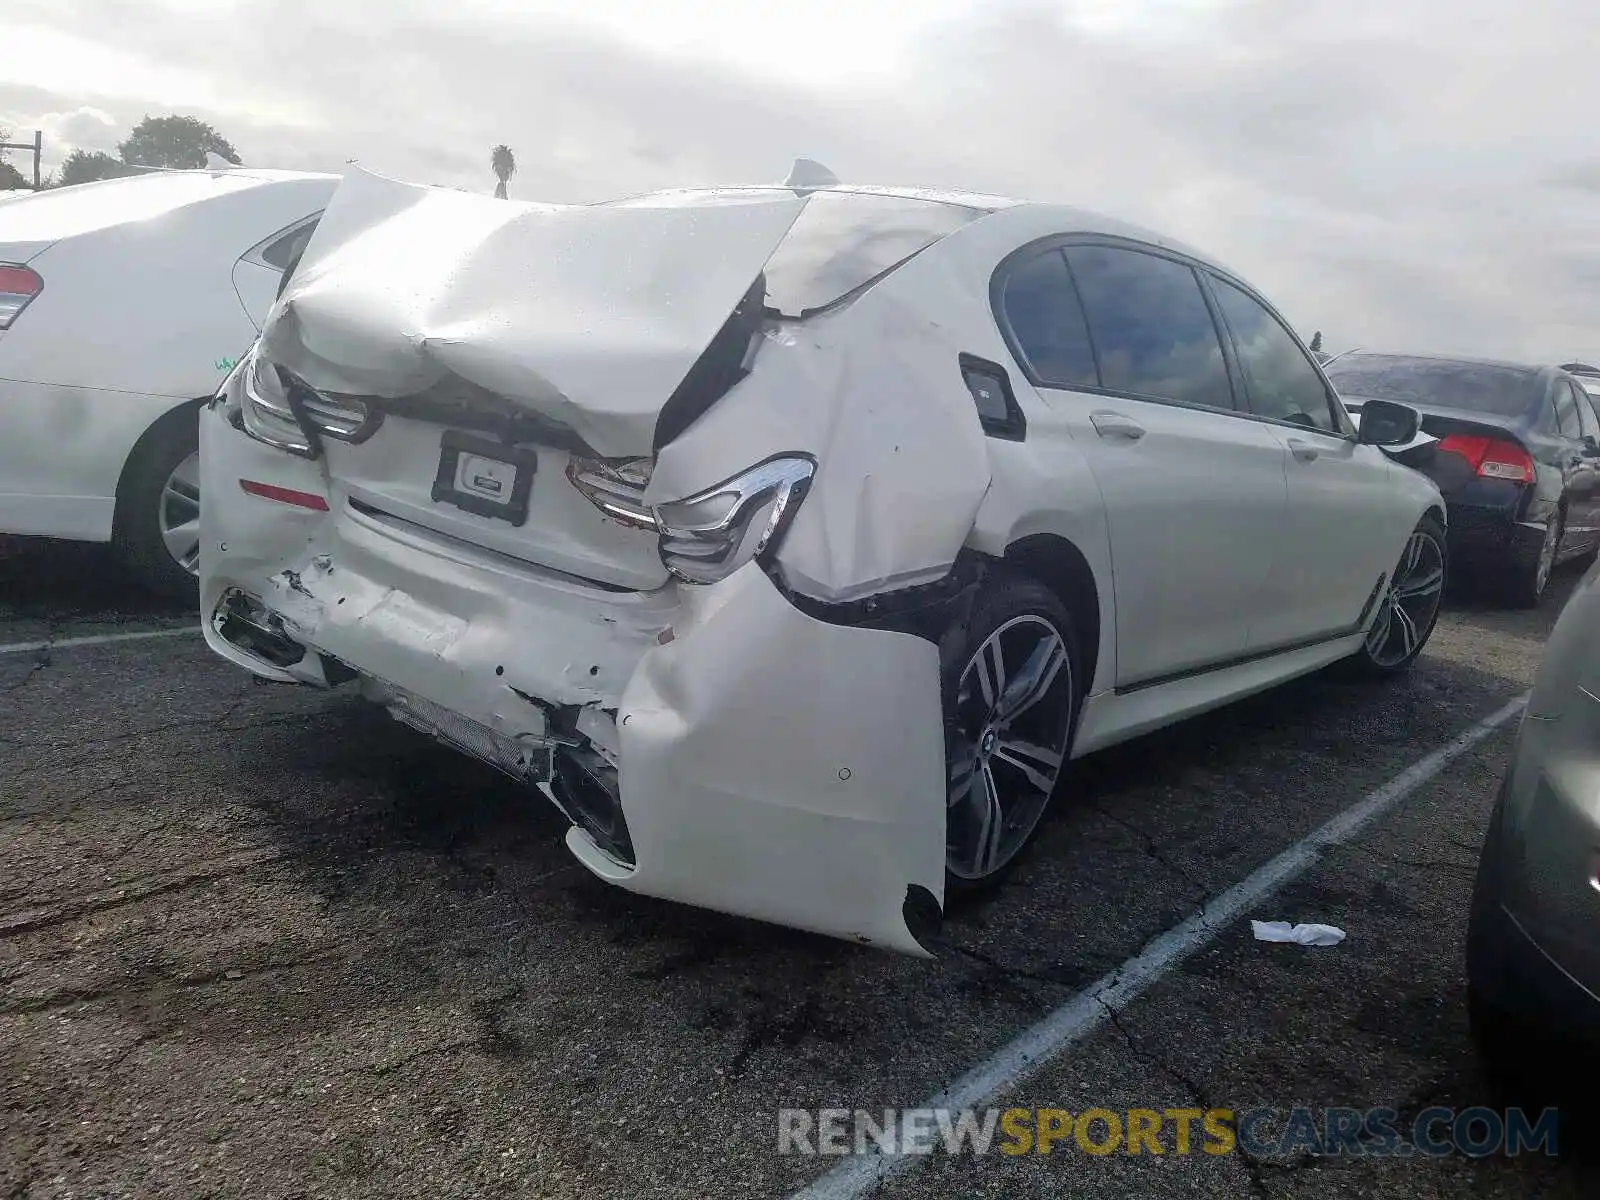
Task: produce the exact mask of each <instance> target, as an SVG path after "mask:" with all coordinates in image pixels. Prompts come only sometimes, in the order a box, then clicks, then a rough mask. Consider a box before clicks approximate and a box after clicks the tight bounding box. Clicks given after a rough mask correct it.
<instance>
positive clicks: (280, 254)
mask: <svg viewBox="0 0 1600 1200" xmlns="http://www.w3.org/2000/svg"><path fill="white" fill-rule="evenodd" d="M316 231H317V223H316V222H315V221H307V222H306V223H305V224H304V225H300V226H298V227H296V228H294V229H291V230H290V231H289V232H288V233H286V234H284V235H283V236H282V237H280V238H277V239H276V240H274V241H271V242H268V243H267V244H266V246H265V247H264V248H263V249H262V251H261V261H262V262H264V263H266V264H267V265H268V266H269V267H276V268H277V269H278V270H280V271H286V270H288V269H289V266H290V265H291V264H292V263H293V262H294V260H295V259H297V258H299V257H300V252H301V251H302V250H304V249H305V248H306V243H307V242H309V241H310V240H311V235H312V234H313V233H315V232H316Z"/></svg>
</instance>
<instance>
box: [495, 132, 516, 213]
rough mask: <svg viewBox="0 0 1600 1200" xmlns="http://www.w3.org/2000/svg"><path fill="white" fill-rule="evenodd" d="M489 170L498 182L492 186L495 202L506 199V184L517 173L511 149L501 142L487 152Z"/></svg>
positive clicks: (514, 156)
mask: <svg viewBox="0 0 1600 1200" xmlns="http://www.w3.org/2000/svg"><path fill="white" fill-rule="evenodd" d="M489 169H490V170H492V171H493V172H494V177H495V178H496V179H498V180H499V181H500V182H498V183H496V184H495V185H494V194H495V198H496V199H497V200H504V199H505V198H506V184H507V182H509V181H510V179H511V177H512V176H513V175H515V174H516V173H517V156H516V155H515V154H513V153H511V147H510V146H508V145H506V144H505V143H504V142H501V143H500V145H498V146H496V147H495V148H494V149H493V150H491V151H489Z"/></svg>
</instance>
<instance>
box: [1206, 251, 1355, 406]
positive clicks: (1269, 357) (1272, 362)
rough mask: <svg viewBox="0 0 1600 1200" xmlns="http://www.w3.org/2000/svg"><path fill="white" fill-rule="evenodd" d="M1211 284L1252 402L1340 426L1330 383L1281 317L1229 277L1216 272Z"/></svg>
mask: <svg viewBox="0 0 1600 1200" xmlns="http://www.w3.org/2000/svg"><path fill="white" fill-rule="evenodd" d="M1211 287H1212V289H1213V291H1214V292H1215V293H1216V297H1217V305H1218V307H1220V308H1221V309H1222V318H1223V320H1224V321H1226V322H1227V325H1228V331H1229V332H1230V333H1232V334H1233V344H1234V348H1235V349H1236V350H1237V351H1238V353H1239V366H1240V367H1241V368H1242V369H1243V371H1244V377H1245V382H1246V383H1247V384H1248V385H1249V388H1250V407H1251V409H1252V410H1253V411H1254V412H1255V413H1256V414H1257V415H1258V416H1262V417H1270V418H1272V419H1273V420H1275V421H1288V422H1291V423H1292V424H1295V425H1305V426H1308V427H1310V428H1314V429H1320V430H1323V431H1324V432H1325V433H1335V432H1338V430H1339V426H1338V425H1337V424H1336V423H1335V421H1334V418H1333V407H1332V405H1331V403H1330V402H1329V397H1328V388H1327V385H1326V384H1324V383H1323V382H1322V376H1321V375H1319V374H1318V373H1317V368H1316V367H1315V366H1313V365H1312V363H1311V360H1310V359H1309V358H1307V357H1306V352H1305V351H1304V350H1302V349H1300V345H1299V343H1298V342H1296V341H1295V339H1294V335H1293V334H1291V333H1290V332H1289V331H1288V330H1287V329H1285V328H1284V327H1283V326H1282V325H1281V324H1280V323H1279V322H1278V319H1277V318H1276V317H1274V316H1273V315H1272V314H1271V313H1270V312H1268V311H1267V310H1266V309H1265V308H1263V307H1262V306H1261V305H1260V304H1259V303H1257V302H1256V300H1255V298H1254V297H1252V296H1250V295H1249V294H1247V293H1245V292H1242V291H1240V290H1239V289H1238V288H1236V287H1234V286H1233V285H1232V284H1231V283H1229V282H1228V281H1227V280H1225V279H1219V278H1217V277H1216V276H1215V275H1213V276H1211Z"/></svg>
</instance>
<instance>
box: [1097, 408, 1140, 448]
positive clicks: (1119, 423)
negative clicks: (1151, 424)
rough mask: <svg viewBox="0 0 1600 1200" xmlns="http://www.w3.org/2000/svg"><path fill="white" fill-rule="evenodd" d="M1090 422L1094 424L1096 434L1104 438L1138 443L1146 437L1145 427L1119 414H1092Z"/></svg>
mask: <svg viewBox="0 0 1600 1200" xmlns="http://www.w3.org/2000/svg"><path fill="white" fill-rule="evenodd" d="M1089 420H1090V422H1092V423H1093V425H1094V429H1095V432H1096V433H1098V434H1099V435H1100V436H1101V437H1103V438H1121V439H1123V440H1124V441H1129V442H1137V441H1138V440H1139V439H1140V438H1142V437H1143V436H1144V426H1143V425H1141V424H1139V422H1137V421H1135V420H1134V419H1133V418H1132V417H1125V416H1123V415H1122V414H1121V413H1119V412H1097V413H1090V414H1089Z"/></svg>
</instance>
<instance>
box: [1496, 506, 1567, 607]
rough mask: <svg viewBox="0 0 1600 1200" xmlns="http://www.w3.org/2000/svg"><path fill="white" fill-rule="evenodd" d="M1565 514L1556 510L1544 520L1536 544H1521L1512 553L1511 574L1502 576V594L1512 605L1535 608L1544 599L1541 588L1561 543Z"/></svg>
mask: <svg viewBox="0 0 1600 1200" xmlns="http://www.w3.org/2000/svg"><path fill="white" fill-rule="evenodd" d="M1566 523H1567V516H1566V513H1564V512H1557V513H1556V514H1555V515H1554V516H1552V517H1551V518H1550V520H1549V521H1548V522H1546V524H1545V529H1544V537H1543V538H1542V539H1540V541H1539V543H1538V545H1536V546H1533V547H1521V548H1519V550H1518V552H1517V553H1516V555H1515V556H1514V558H1513V560H1512V562H1513V565H1512V569H1511V574H1510V575H1508V576H1507V577H1506V578H1505V581H1504V584H1503V585H1502V594H1503V596H1504V598H1505V602H1506V603H1507V604H1509V605H1510V606H1511V607H1513V608H1538V607H1539V602H1540V601H1541V600H1543V599H1544V592H1545V588H1546V587H1547V586H1549V583H1550V572H1551V571H1552V570H1553V569H1554V568H1555V565H1556V553H1557V551H1558V550H1559V549H1560V546H1561V534H1562V532H1563V530H1564V529H1565V526H1566Z"/></svg>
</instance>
